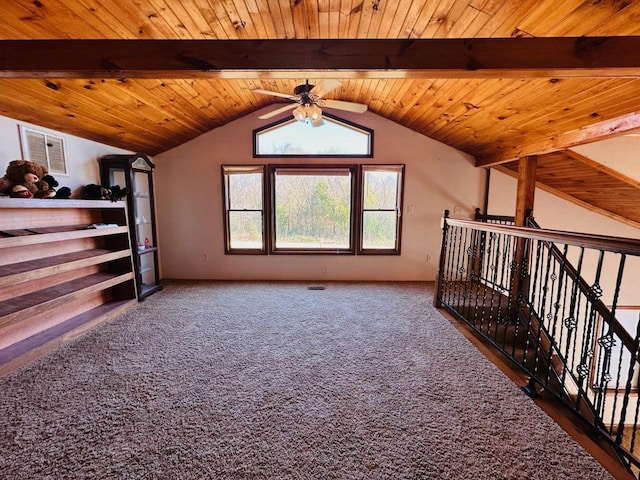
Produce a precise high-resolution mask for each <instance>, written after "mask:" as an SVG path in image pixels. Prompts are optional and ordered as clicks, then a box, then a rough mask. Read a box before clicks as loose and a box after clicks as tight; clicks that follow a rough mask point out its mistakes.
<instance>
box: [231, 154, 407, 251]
mask: <svg viewBox="0 0 640 480" xmlns="http://www.w3.org/2000/svg"><path fill="white" fill-rule="evenodd" d="M265 169H266V167H265V166H260V165H257V166H224V167H223V170H222V171H223V179H224V195H225V197H224V206H225V211H224V214H225V239H226V243H225V251H226V252H227V253H267V252H271V253H343V254H344V253H356V252H357V253H366V254H399V253H400V231H401V215H400V213H401V200H402V182H403V174H404V166H402V165H362V166H360V167H358V166H355V165H350V166H324V165H311V166H285V165H274V166H269V167H268V175H267V174H265ZM265 190H266V191H267V192H269V195H265V194H264V192H265ZM356 192H360V193H358V195H356Z"/></svg>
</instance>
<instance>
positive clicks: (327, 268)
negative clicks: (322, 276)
mask: <svg viewBox="0 0 640 480" xmlns="http://www.w3.org/2000/svg"><path fill="white" fill-rule="evenodd" d="M322 273H329V267H327V266H326V265H325V266H324V267H322Z"/></svg>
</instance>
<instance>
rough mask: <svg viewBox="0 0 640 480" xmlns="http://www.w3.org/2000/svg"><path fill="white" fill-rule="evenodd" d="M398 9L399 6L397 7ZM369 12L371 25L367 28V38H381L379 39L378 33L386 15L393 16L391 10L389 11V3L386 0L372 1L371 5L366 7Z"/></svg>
mask: <svg viewBox="0 0 640 480" xmlns="http://www.w3.org/2000/svg"><path fill="white" fill-rule="evenodd" d="M396 8H397V5H396ZM366 9H367V10H368V11H369V22H368V23H369V25H368V26H367V33H366V35H365V36H366V38H380V37H378V31H379V29H380V24H381V23H382V19H383V17H385V16H386V15H393V12H392V11H391V9H389V11H387V2H386V1H385V0H371V3H369V5H368V6H367V7H366Z"/></svg>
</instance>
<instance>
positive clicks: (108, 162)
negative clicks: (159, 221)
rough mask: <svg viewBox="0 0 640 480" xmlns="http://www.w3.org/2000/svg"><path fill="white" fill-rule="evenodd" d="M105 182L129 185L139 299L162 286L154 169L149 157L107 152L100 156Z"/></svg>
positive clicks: (103, 181)
mask: <svg viewBox="0 0 640 480" xmlns="http://www.w3.org/2000/svg"><path fill="white" fill-rule="evenodd" d="M99 162H100V177H101V181H102V185H103V186H105V187H110V186H113V185H119V186H120V187H127V188H128V189H129V194H128V195H127V206H128V215H129V232H130V237H131V249H132V251H133V261H134V267H135V274H136V286H137V293H138V300H142V299H144V298H145V297H147V296H149V295H151V294H152V293H154V292H157V291H158V290H161V289H162V285H161V284H160V276H159V272H158V243H157V233H156V212H155V205H154V197H153V169H154V167H155V165H154V164H153V163H152V162H151V160H150V159H149V157H148V156H146V155H143V154H140V153H136V154H133V155H106V156H103V157H101V158H100V160H99Z"/></svg>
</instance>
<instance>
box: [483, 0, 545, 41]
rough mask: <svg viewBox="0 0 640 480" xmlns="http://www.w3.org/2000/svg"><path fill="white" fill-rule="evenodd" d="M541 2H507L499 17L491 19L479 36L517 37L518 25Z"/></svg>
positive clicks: (523, 0) (533, 0)
mask: <svg viewBox="0 0 640 480" xmlns="http://www.w3.org/2000/svg"><path fill="white" fill-rule="evenodd" d="M539 3H540V2H539V0H520V1H518V2H513V1H509V0H507V1H506V2H505V3H504V4H503V7H502V9H501V10H500V14H499V15H495V16H493V17H491V19H490V20H489V21H488V22H487V23H486V24H485V26H484V28H483V30H482V32H479V35H480V36H482V37H515V36H518V32H519V31H520V29H519V28H518V25H519V24H520V22H521V21H522V19H523V18H524V17H525V16H526V15H528V14H529V13H530V12H531V10H532V9H534V8H535V7H536V6H537V5H538V4H539Z"/></svg>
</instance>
